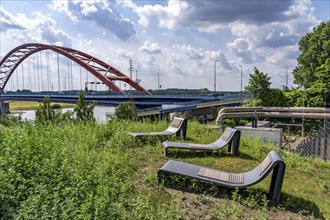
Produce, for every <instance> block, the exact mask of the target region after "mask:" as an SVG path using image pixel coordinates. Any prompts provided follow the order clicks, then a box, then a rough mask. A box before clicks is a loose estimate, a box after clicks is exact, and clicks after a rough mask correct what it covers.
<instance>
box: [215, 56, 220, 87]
mask: <svg viewBox="0 0 330 220" xmlns="http://www.w3.org/2000/svg"><path fill="white" fill-rule="evenodd" d="M217 62H219V60H215V61H214V93H215V92H216V91H217V65H216V64H217Z"/></svg>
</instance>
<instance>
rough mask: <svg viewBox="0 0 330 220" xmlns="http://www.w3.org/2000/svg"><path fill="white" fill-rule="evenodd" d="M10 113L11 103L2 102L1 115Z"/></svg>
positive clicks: (0, 102) (0, 106) (0, 105)
mask: <svg viewBox="0 0 330 220" xmlns="http://www.w3.org/2000/svg"><path fill="white" fill-rule="evenodd" d="M9 112H10V111H9V103H8V102H3V101H2V100H1V101H0V114H8V113H9Z"/></svg>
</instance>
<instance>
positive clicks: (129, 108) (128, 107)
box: [115, 101, 137, 120]
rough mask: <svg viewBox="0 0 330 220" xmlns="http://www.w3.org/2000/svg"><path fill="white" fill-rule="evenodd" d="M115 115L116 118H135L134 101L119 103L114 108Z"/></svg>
mask: <svg viewBox="0 0 330 220" xmlns="http://www.w3.org/2000/svg"><path fill="white" fill-rule="evenodd" d="M115 116H116V117H117V118H118V119H129V120H135V119H136V117H137V116H136V107H135V105H134V103H132V102H130V101H128V102H122V103H120V104H119V105H118V107H117V108H116V110H115Z"/></svg>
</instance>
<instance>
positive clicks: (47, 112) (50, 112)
mask: <svg viewBox="0 0 330 220" xmlns="http://www.w3.org/2000/svg"><path fill="white" fill-rule="evenodd" d="M95 105H96V103H95V102H93V103H92V104H90V105H87V104H86V103H85V92H84V91H80V92H79V98H78V102H77V104H76V106H75V108H74V110H73V112H71V111H68V112H65V113H62V111H61V110H59V109H54V108H53V107H52V106H51V104H50V98H49V96H48V97H45V98H44V102H43V103H42V104H41V105H40V106H39V108H38V109H37V110H36V118H35V122H36V123H39V124H47V123H56V124H61V123H65V122H71V123H73V122H87V121H95V119H94V113H93V110H94V108H95Z"/></svg>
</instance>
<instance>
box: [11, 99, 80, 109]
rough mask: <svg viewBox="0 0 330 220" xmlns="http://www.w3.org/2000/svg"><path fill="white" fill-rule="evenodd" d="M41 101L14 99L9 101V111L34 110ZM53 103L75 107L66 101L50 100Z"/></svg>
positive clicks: (63, 106)
mask: <svg viewBox="0 0 330 220" xmlns="http://www.w3.org/2000/svg"><path fill="white" fill-rule="evenodd" d="M41 103H42V102H24V101H15V102H10V103H9V108H10V111H19V110H35V109H37V108H38V107H39V106H40V105H41ZM51 104H52V105H53V104H59V105H60V106H61V107H62V108H73V107H75V105H74V104H68V103H57V102H54V103H53V102H52V103H51Z"/></svg>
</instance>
